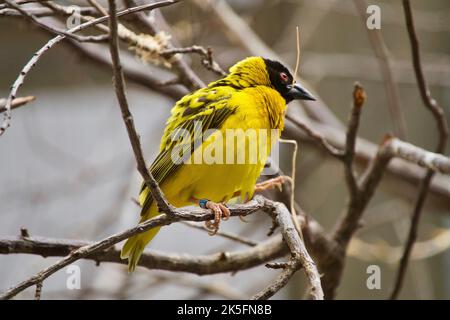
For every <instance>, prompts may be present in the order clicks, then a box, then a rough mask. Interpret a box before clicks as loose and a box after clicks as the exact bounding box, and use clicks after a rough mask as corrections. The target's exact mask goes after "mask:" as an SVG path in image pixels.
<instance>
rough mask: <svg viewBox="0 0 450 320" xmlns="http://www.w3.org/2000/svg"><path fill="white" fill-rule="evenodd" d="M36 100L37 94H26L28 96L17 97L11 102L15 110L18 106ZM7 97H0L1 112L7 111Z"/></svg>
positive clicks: (12, 108)
mask: <svg viewBox="0 0 450 320" xmlns="http://www.w3.org/2000/svg"><path fill="white" fill-rule="evenodd" d="M34 100H36V97H35V96H26V97H19V98H15V99H14V100H13V101H12V102H11V110H14V109H16V108H19V107H21V106H24V105H26V104H27V103H29V102H31V101H34ZM5 105H6V99H0V113H2V112H5V111H6V107H5Z"/></svg>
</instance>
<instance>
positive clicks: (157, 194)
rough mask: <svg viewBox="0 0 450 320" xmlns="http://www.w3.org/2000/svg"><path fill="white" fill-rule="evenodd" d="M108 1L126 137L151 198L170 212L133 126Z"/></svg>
mask: <svg viewBox="0 0 450 320" xmlns="http://www.w3.org/2000/svg"><path fill="white" fill-rule="evenodd" d="M108 3H109V15H110V17H111V18H110V19H109V30H110V41H109V44H110V52H111V60H112V63H113V75H114V76H113V82H114V88H115V92H116V96H117V100H118V102H119V106H120V111H121V112H122V118H123V121H124V123H125V126H126V128H127V133H128V137H129V139H130V143H131V146H132V148H133V153H134V156H135V158H136V162H137V169H138V171H139V173H140V174H141V175H142V178H143V179H144V181H145V183H146V185H147V187H148V188H149V190H150V192H151V194H152V196H153V199H155V201H156V203H157V204H158V208H159V209H160V210H161V211H162V212H165V213H167V214H172V212H173V211H174V207H173V206H172V205H171V204H169V202H168V201H167V199H166V198H165V196H164V194H163V193H162V191H161V189H160V187H159V185H158V183H157V182H156V180H155V178H154V177H153V175H152V174H151V173H150V172H149V171H148V169H147V166H146V164H145V160H144V156H143V154H142V148H141V143H140V140H139V136H138V134H137V132H136V128H135V126H134V120H133V116H132V114H131V112H130V108H129V107H128V101H127V97H126V94H125V80H124V76H123V71H122V65H121V63H120V56H119V47H118V36H117V17H116V3H115V1H114V0H108Z"/></svg>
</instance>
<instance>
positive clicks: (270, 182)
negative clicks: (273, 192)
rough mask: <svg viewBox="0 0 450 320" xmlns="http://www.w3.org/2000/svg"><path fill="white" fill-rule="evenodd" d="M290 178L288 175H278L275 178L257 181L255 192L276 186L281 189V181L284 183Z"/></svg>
mask: <svg viewBox="0 0 450 320" xmlns="http://www.w3.org/2000/svg"><path fill="white" fill-rule="evenodd" d="M291 180H292V179H291V177H288V176H278V177H276V178H273V179H269V180H266V181H263V182H260V183H257V184H256V185H255V192H261V191H265V190H270V189H273V188H278V189H279V190H280V191H281V187H282V185H283V183H285V182H286V181H291Z"/></svg>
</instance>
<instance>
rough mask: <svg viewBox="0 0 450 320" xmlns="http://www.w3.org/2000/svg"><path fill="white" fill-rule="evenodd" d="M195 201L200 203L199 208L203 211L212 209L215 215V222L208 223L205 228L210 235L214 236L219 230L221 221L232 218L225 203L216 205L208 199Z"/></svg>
mask: <svg viewBox="0 0 450 320" xmlns="http://www.w3.org/2000/svg"><path fill="white" fill-rule="evenodd" d="M191 199H192V200H193V201H195V202H198V204H199V206H200V207H201V208H203V209H210V210H211V211H212V212H213V213H214V220H212V221H206V222H205V227H206V229H208V234H209V235H210V236H213V235H215V234H216V233H217V231H218V230H219V225H220V220H221V219H222V220H224V221H225V220H228V219H229V218H230V210H229V209H228V208H227V206H226V205H225V204H223V203H216V202H213V201H210V200H207V199H201V200H198V199H195V198H191Z"/></svg>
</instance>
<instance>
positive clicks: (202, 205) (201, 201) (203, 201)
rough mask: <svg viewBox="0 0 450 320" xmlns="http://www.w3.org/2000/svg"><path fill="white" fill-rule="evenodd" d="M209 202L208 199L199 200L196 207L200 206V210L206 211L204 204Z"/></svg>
mask: <svg viewBox="0 0 450 320" xmlns="http://www.w3.org/2000/svg"><path fill="white" fill-rule="evenodd" d="M208 202H209V200H208V199H201V200H199V202H198V205H199V206H200V208H203V209H206V204H207V203H208Z"/></svg>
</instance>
